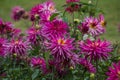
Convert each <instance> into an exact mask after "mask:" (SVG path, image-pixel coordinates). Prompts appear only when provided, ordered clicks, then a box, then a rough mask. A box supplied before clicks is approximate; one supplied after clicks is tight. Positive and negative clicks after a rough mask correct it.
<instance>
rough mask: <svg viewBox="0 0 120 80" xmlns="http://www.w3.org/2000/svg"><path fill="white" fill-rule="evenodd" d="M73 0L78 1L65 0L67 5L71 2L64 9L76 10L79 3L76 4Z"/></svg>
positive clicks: (76, 0) (68, 10) (71, 11)
mask: <svg viewBox="0 0 120 80" xmlns="http://www.w3.org/2000/svg"><path fill="white" fill-rule="evenodd" d="M75 2H79V0H66V3H67V5H68V4H70V3H72V4H71V5H70V6H67V7H66V9H65V10H66V11H67V12H70V13H73V12H75V11H78V10H79V8H80V5H79V4H76V3H75Z"/></svg>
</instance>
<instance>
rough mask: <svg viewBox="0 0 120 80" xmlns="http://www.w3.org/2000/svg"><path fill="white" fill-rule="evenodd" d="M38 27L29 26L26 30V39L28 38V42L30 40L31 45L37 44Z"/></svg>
mask: <svg viewBox="0 0 120 80" xmlns="http://www.w3.org/2000/svg"><path fill="white" fill-rule="evenodd" d="M40 33H41V32H40V29H36V28H34V27H31V28H30V29H29V30H28V31H27V34H28V36H27V39H28V42H30V43H31V44H32V45H33V46H35V45H39V42H40V40H39V36H41V35H40Z"/></svg>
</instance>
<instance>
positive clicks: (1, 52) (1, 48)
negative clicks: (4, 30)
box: [0, 38, 7, 57]
mask: <svg viewBox="0 0 120 80" xmlns="http://www.w3.org/2000/svg"><path fill="white" fill-rule="evenodd" d="M6 55H7V47H6V40H5V39H4V38H0V56H1V57H5V56H6Z"/></svg>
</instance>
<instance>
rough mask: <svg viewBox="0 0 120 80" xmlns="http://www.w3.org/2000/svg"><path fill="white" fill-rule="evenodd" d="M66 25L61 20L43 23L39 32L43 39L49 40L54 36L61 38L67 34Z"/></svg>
mask: <svg viewBox="0 0 120 80" xmlns="http://www.w3.org/2000/svg"><path fill="white" fill-rule="evenodd" d="M67 30H68V25H67V24H66V23H65V22H63V21H61V20H53V21H51V22H47V23H45V25H44V26H43V27H42V29H41V32H42V35H43V36H44V37H46V38H47V39H51V38H52V37H54V36H57V37H61V36H63V35H65V34H66V33H67Z"/></svg>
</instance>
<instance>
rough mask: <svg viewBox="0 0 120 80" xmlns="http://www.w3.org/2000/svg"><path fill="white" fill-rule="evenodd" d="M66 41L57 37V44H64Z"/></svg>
mask: <svg viewBox="0 0 120 80" xmlns="http://www.w3.org/2000/svg"><path fill="white" fill-rule="evenodd" d="M65 43H66V40H63V39H58V44H61V45H64V44H65Z"/></svg>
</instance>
